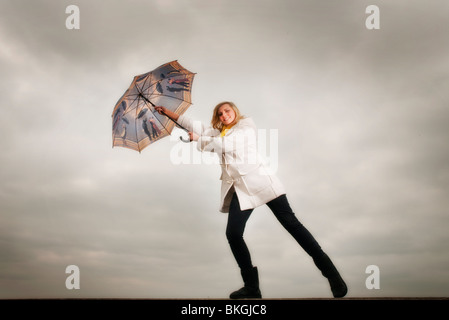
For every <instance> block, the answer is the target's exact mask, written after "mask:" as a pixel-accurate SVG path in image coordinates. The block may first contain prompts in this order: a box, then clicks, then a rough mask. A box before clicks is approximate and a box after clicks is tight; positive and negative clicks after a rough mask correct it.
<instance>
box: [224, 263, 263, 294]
mask: <svg viewBox="0 0 449 320" xmlns="http://www.w3.org/2000/svg"><path fill="white" fill-rule="evenodd" d="M240 273H241V274H242V278H243V282H244V283H245V286H244V287H243V288H241V289H239V290H237V291H234V292H233V293H231V295H230V296H229V298H231V299H260V298H262V294H261V293H260V289H259V273H258V271H257V267H253V268H251V269H247V270H241V272H240Z"/></svg>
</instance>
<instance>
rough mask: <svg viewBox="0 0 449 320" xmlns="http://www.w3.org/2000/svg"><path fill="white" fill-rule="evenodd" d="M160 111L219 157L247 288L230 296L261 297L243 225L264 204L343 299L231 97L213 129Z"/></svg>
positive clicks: (224, 208) (230, 235) (218, 110)
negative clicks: (268, 168) (265, 165)
mask: <svg viewBox="0 0 449 320" xmlns="http://www.w3.org/2000/svg"><path fill="white" fill-rule="evenodd" d="M156 110H157V111H158V112H159V113H160V114H163V113H165V114H167V115H168V116H169V117H171V118H172V119H174V120H175V121H177V122H179V124H181V125H182V126H184V127H186V128H187V129H188V130H191V132H189V136H190V141H197V147H198V149H199V150H200V151H209V152H216V153H218V155H219V156H220V158H221V168H222V175H221V180H222V185H221V207H220V211H221V212H225V213H229V215H228V222H227V227H226V237H227V239H228V242H229V245H230V247H231V250H232V253H233V255H234V257H235V259H236V261H237V264H238V266H239V267H240V273H241V275H242V278H243V282H244V286H243V287H242V288H241V289H239V290H237V291H234V292H233V293H231V295H230V298H231V299H244V298H261V297H262V295H261V292H260V289H259V276H258V271H257V267H255V266H253V264H252V261H251V255H250V253H249V250H248V247H247V246H246V244H245V241H244V239H243V233H244V230H245V225H246V222H247V220H248V218H249V217H250V215H251V213H252V212H253V210H254V208H256V207H258V206H261V205H263V204H266V205H267V206H268V207H269V208H270V209H271V211H272V212H273V213H274V215H275V216H276V218H277V219H278V220H279V222H280V223H281V224H282V226H283V227H284V228H285V229H286V230H287V231H288V232H289V233H290V234H291V235H292V236H293V238H294V239H295V240H296V241H297V242H298V243H299V244H300V245H301V247H302V248H303V249H304V250H305V251H306V252H307V253H308V254H309V255H310V256H311V257H312V258H313V261H314V263H315V265H316V266H317V267H318V269H319V270H320V271H321V272H322V274H323V275H324V276H325V277H326V278H327V279H328V280H329V284H330V287H331V291H332V294H333V296H334V297H335V298H340V297H344V296H345V295H346V293H347V290H348V289H347V287H346V284H345V282H344V281H343V279H342V278H341V276H340V274H339V272H338V271H337V269H336V268H335V266H334V264H333V263H332V261H331V260H330V258H329V257H328V256H327V255H326V253H324V252H323V250H322V249H321V247H320V245H319V244H318V242H317V241H316V240H315V239H314V237H313V236H312V235H311V234H310V232H309V231H308V230H307V229H306V228H305V227H304V226H303V225H302V224H301V223H300V222H299V221H298V219H297V218H296V216H295V214H294V213H293V211H292V209H291V208H290V205H289V203H288V200H287V196H286V194H285V191H284V187H283V186H282V184H281V182H280V181H279V179H278V178H277V177H276V176H275V175H271V174H269V173H268V171H267V169H266V168H265V167H264V165H263V163H262V162H261V161H260V158H259V156H258V154H257V140H256V135H257V129H256V126H255V124H254V122H253V121H252V119H251V118H246V117H243V116H241V114H240V111H239V109H238V108H237V107H236V106H235V105H234V104H233V103H232V102H229V101H225V102H222V103H219V104H218V105H217V106H216V107H215V109H214V112H213V116H212V121H211V124H212V127H211V128H207V129H206V128H205V127H204V126H202V125H201V126H198V128H197V126H194V125H193V121H192V120H191V119H189V118H187V117H185V116H183V115H178V114H176V113H174V112H171V111H170V110H168V109H166V108H164V107H159V106H158V107H156Z"/></svg>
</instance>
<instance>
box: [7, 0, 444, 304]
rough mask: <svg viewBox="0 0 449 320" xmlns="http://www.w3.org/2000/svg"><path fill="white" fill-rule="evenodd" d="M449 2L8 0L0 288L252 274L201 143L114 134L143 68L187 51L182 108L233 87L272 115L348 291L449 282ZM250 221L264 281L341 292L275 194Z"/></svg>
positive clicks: (282, 293)
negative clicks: (188, 94)
mask: <svg viewBox="0 0 449 320" xmlns="http://www.w3.org/2000/svg"><path fill="white" fill-rule="evenodd" d="M71 4H76V5H77V6H78V7H79V9H80V29H79V30H69V29H67V28H66V19H67V17H68V16H69V15H68V14H66V7H67V6H69V5H71ZM373 4H374V5H378V7H379V9H380V29H378V30H368V29H367V28H366V26H365V20H366V19H367V17H368V16H369V14H367V13H365V10H366V8H367V6H368V5H373ZM448 15H449V4H448V2H447V1H446V0H429V1H426V2H425V3H424V2H422V1H418V0H407V1H406V0H394V1H388V2H385V1H376V0H373V1H361V0H344V1H332V0H320V1H317V0H314V1H312V0H276V1H268V0H245V1H241V0H214V1H208V0H192V1H180V0H148V1H143V0H134V1H116V0H114V1H99V0H94V1H92V0H89V1H87V0H77V1H56V0H53V1H50V0H33V1H31V0H14V1H12V0H1V1H0V17H1V19H0V42H1V46H0V67H1V77H0V81H1V86H0V90H1V96H0V108H1V111H2V112H1V117H0V134H1V136H2V137H3V138H2V139H1V140H0V141H1V142H0V147H1V150H2V151H1V153H0V179H1V180H0V298H34V297H45V298H55V297H69V298H70V297H73V298H80V297H83V298H86V297H87V298H88V297H95V298H110V297H113V298H226V297H228V295H229V293H230V292H231V291H233V290H235V289H238V288H240V286H241V284H242V281H241V278H240V274H239V270H238V268H237V264H236V263H235V261H234V259H233V257H232V255H231V252H230V249H229V247H228V244H227V241H226V238H225V235H224V231H225V226H226V217H227V216H226V214H222V213H219V212H218V207H219V188H220V182H219V180H218V178H219V174H220V168H219V167H218V166H216V165H210V164H207V163H203V164H177V163H176V162H175V161H173V154H174V151H176V150H179V148H181V147H182V148H183V149H182V151H183V152H190V155H191V156H192V157H193V156H198V155H197V154H196V151H195V149H194V145H190V144H189V145H182V146H181V145H180V144H182V142H179V140H177V137H174V138H173V139H170V138H168V137H167V138H166V139H164V140H161V141H158V142H157V143H155V144H153V145H151V146H149V147H148V148H146V149H145V150H143V151H142V153H140V154H139V153H138V152H135V151H132V150H129V149H124V148H117V147H116V148H112V133H111V113H112V110H113V107H114V105H115V103H116V101H117V100H118V99H119V98H120V96H121V95H122V94H123V92H124V91H125V89H126V88H127V87H128V86H129V84H130V83H131V80H132V78H133V76H134V75H137V74H141V73H144V72H147V71H150V70H152V69H154V68H156V67H158V66H160V65H162V64H164V63H166V62H169V61H172V60H178V61H179V62H180V63H181V64H182V65H183V66H184V67H185V68H187V69H189V70H190V71H193V72H196V77H195V80H194V84H193V94H192V98H193V103H194V104H193V106H192V107H191V108H190V109H188V110H187V112H186V115H189V116H191V117H193V118H195V119H198V120H201V121H204V122H205V123H208V122H209V120H210V118H211V114H212V108H213V107H214V106H215V105H216V104H217V103H218V102H220V101H223V100H231V101H234V102H235V103H236V104H237V105H238V106H239V107H240V109H241V111H242V113H243V114H245V115H247V116H251V117H253V119H254V120H255V122H256V124H257V125H258V127H259V128H261V129H266V132H267V134H268V133H269V132H275V133H277V135H278V140H277V141H275V142H277V143H276V144H273V145H271V148H272V149H273V150H275V149H276V147H277V153H276V154H275V156H276V159H277V161H278V168H277V174H278V176H279V177H280V178H281V180H282V181H283V183H284V185H285V187H286V189H287V196H288V198H289V201H290V204H291V206H292V207H293V209H294V211H295V213H296V214H297V216H298V217H299V219H300V220H301V221H302V222H303V224H304V225H306V226H307V227H308V229H309V230H310V231H311V232H312V233H313V234H314V235H315V237H316V238H317V240H318V241H319V242H320V244H321V245H322V247H323V248H324V250H325V251H326V252H327V253H328V254H329V255H330V256H331V257H332V258H333V260H334V262H335V264H336V265H337V266H338V268H339V269H340V271H341V274H342V275H343V277H344V278H345V279H346V281H347V283H348V286H349V293H348V297H361V296H362V297H384V296H394V297H398V296H399V297H400V296H426V297H429V296H448V295H449V248H448V246H447V243H448V240H449V237H448V232H447V228H448V226H449V216H448V214H449V212H448V210H449V209H448V208H449V197H448V195H449V150H448V149H449V148H448V144H447V138H448V136H449V126H448V123H449V98H448V94H447V91H448V90H447V88H448V87H449V77H448V76H449V71H448V70H449V54H448V50H449V38H448V36H447V30H448V28H449V21H448V19H447V17H448ZM270 150H271V149H270ZM171 155H172V156H171ZM245 236H246V240H247V242H248V245H249V247H250V250H251V253H252V257H253V262H254V264H255V265H257V266H258V268H259V272H260V277H261V289H262V292H263V295H264V297H266V298H295V297H298V298H302V297H304V298H305V297H320V298H326V297H331V292H330V290H329V287H328V284H327V281H326V279H324V278H323V277H322V276H321V274H320V273H319V271H318V270H317V269H316V268H315V266H314V265H313V263H312V261H311V259H310V258H309V257H308V256H307V255H306V253H305V252H304V251H302V249H301V248H300V247H299V246H298V245H297V244H296V243H295V242H294V240H293V238H291V237H290V236H289V235H288V234H287V233H286V231H285V230H284V229H282V227H281V226H280V225H279V223H278V222H277V221H276V220H275V218H274V217H273V215H272V213H271V212H270V211H269V209H268V208H267V207H266V206H264V207H260V208H257V209H256V210H255V211H254V213H253V215H252V217H251V219H250V221H249V223H248V226H247V230H246V234H245ZM69 265H76V266H78V267H79V269H80V280H81V281H80V289H79V290H68V289H67V288H66V286H65V281H66V278H67V277H68V274H66V273H65V270H66V267H67V266H69ZM370 265H376V266H378V267H379V269H380V289H372V290H369V289H368V288H367V287H366V285H365V280H366V279H367V277H368V276H369V275H368V274H367V273H365V270H366V268H367V266H370Z"/></svg>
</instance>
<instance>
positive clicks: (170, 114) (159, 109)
mask: <svg viewBox="0 0 449 320" xmlns="http://www.w3.org/2000/svg"><path fill="white" fill-rule="evenodd" d="M154 109H156V111H157V112H159V114H163V115H167V116H168V117H169V118H172V119H173V120H175V121H178V119H179V114H177V113H174V112H173V111H171V110H168V109H167V108H165V107H161V106H156V107H154Z"/></svg>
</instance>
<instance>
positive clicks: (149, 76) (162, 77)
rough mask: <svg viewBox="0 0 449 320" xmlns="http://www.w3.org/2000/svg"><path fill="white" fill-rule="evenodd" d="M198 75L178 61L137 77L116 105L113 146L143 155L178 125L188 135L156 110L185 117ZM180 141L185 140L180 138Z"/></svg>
mask: <svg viewBox="0 0 449 320" xmlns="http://www.w3.org/2000/svg"><path fill="white" fill-rule="evenodd" d="M194 76H195V73H192V72H190V71H188V70H187V69H185V68H184V67H182V66H181V65H180V64H179V63H178V61H176V60H175V61H172V62H169V63H166V64H164V65H161V66H160V67H158V68H156V69H154V70H153V71H150V72H147V73H144V74H141V75H137V76H135V77H134V79H133V81H132V82H131V85H130V86H129V88H128V89H127V90H126V91H125V93H124V94H123V96H122V97H121V98H120V99H119V100H118V101H117V103H116V105H115V107H114V111H113V112H112V141H113V142H112V146H113V147H114V146H119V147H124V148H129V149H132V150H137V151H139V152H141V151H142V150H143V149H144V148H145V147H147V146H148V145H150V144H151V143H153V142H156V141H158V140H160V139H162V138H163V137H165V136H167V135H170V134H171V132H172V130H173V128H174V127H175V125H177V126H178V127H180V128H181V129H183V130H185V131H187V132H188V130H187V129H186V128H184V127H182V126H181V125H180V124H179V123H177V122H176V121H175V120H174V119H172V118H170V117H168V116H167V115H166V114H163V115H161V114H159V113H158V112H157V111H156V110H155V109H154V107H155V106H164V107H166V108H167V109H169V110H171V111H173V112H175V113H177V114H183V113H184V112H185V111H186V110H187V109H188V108H189V107H190V106H191V105H192V102H191V101H192V99H191V98H192V94H191V89H192V82H193V78H194ZM181 140H183V141H184V142H188V140H187V141H186V140H184V139H182V137H181Z"/></svg>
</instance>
